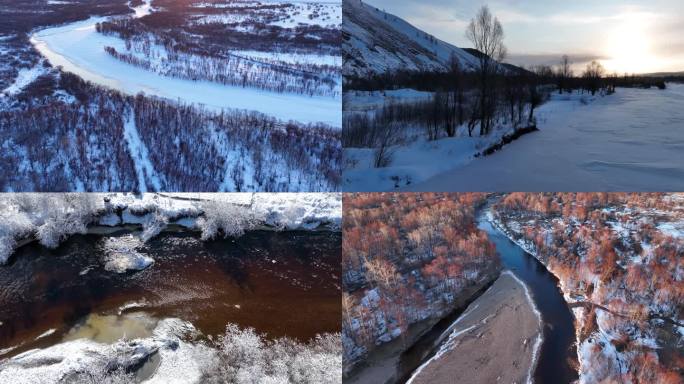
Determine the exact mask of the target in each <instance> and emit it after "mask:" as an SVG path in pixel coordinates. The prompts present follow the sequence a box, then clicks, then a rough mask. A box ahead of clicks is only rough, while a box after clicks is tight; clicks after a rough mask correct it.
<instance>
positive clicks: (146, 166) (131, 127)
mask: <svg viewBox="0 0 684 384" xmlns="http://www.w3.org/2000/svg"><path fill="white" fill-rule="evenodd" d="M124 139H125V140H126V143H127V144H128V151H129V152H130V154H131V158H132V159H133V164H134V165H135V173H136V175H137V176H138V190H139V191H140V192H141V193H145V192H147V181H149V182H150V184H152V187H153V188H154V190H155V191H161V190H162V186H161V181H160V180H159V176H157V173H156V172H155V171H154V167H153V166H152V162H151V161H150V157H149V152H148V151H147V146H145V143H143V142H142V140H141V139H140V135H139V134H138V129H137V128H136V126H135V113H134V112H133V111H131V112H130V114H129V115H128V117H127V118H126V120H125V121H124Z"/></svg>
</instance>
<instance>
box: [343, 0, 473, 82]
mask: <svg viewBox="0 0 684 384" xmlns="http://www.w3.org/2000/svg"><path fill="white" fill-rule="evenodd" d="M343 17H344V23H343V26H342V36H343V42H342V51H343V62H344V67H343V73H344V76H357V77H358V76H368V75H372V74H379V73H384V72H388V71H393V70H397V69H403V70H423V71H443V70H447V69H448V68H449V65H450V63H451V61H452V57H453V58H455V59H456V60H457V61H458V63H459V65H460V67H461V68H462V69H464V70H471V69H472V68H474V67H475V66H476V65H477V59H476V58H475V57H474V56H472V55H470V54H469V53H467V52H466V51H464V50H463V49H461V48H458V47H455V46H453V45H451V44H449V43H446V42H444V41H442V40H439V39H437V38H436V37H434V36H432V35H430V34H428V33H426V32H424V31H421V30H420V29H418V28H416V27H414V26H412V25H411V24H409V23H408V22H406V21H405V20H402V19H401V18H399V17H397V16H394V15H392V14H389V13H386V12H383V11H381V10H379V9H377V8H375V7H373V6H371V5H368V4H365V3H363V2H362V1H360V0H344V1H343Z"/></svg>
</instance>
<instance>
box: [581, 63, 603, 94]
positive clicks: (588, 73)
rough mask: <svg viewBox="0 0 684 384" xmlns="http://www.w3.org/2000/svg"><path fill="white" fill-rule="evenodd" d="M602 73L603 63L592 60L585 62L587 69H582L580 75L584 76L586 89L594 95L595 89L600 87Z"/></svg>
mask: <svg viewBox="0 0 684 384" xmlns="http://www.w3.org/2000/svg"><path fill="white" fill-rule="evenodd" d="M604 73H605V69H603V65H601V63H599V62H598V61H596V60H594V61H592V62H591V63H589V64H587V69H585V70H584V74H583V76H582V77H584V79H585V81H586V85H587V89H589V91H590V92H591V94H592V95H595V94H596V91H598V89H599V88H600V87H601V79H602V78H603V74H604Z"/></svg>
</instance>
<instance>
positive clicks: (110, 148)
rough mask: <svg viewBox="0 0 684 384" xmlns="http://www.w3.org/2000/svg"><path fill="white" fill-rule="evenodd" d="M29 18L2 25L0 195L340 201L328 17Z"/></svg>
mask: <svg viewBox="0 0 684 384" xmlns="http://www.w3.org/2000/svg"><path fill="white" fill-rule="evenodd" d="M138 3H139V4H138ZM30 9H31V3H30V2H29V1H25V2H19V3H16V4H13V5H8V6H7V7H4V8H3V10H2V12H4V13H5V14H6V15H12V22H10V23H6V24H3V26H2V30H0V57H2V62H1V64H2V65H1V67H2V68H1V69H0V132H2V138H0V140H1V144H0V145H2V148H3V150H2V151H1V152H2V154H0V163H1V164H2V165H3V166H2V169H3V171H2V172H1V173H0V190H3V191H50V192H60V191H95V192H97V191H121V190H126V191H140V192H145V191H148V190H150V191H178V192H183V191H185V192H187V191H234V192H241V191H266V192H297V191H302V192H304V191H337V190H340V188H341V186H340V183H341V166H342V161H341V156H342V154H341V146H340V131H339V128H338V127H339V124H340V123H339V121H336V118H335V115H336V114H338V113H339V112H336V111H334V105H339V101H336V100H339V97H340V96H339V94H340V87H341V75H340V65H341V61H340V56H339V55H340V54H339V44H337V43H336V41H337V39H338V37H339V33H340V32H339V25H340V23H341V19H340V17H341V16H340V15H339V14H338V12H339V10H340V7H339V4H338V5H335V4H319V3H306V4H299V3H298V4H297V5H293V4H284V3H282V4H281V3H269V4H268V5H267V4H261V5H254V4H252V3H249V2H230V3H221V2H216V3H184V2H183V3H177V2H164V1H161V0H156V1H154V2H151V1H145V2H136V4H133V3H131V4H126V3H121V4H119V5H114V4H112V5H103V4H101V2H97V1H92V2H85V3H84V4H78V5H76V4H75V3H71V2H49V4H48V7H47V8H46V11H45V12H44V13H42V14H41V16H40V17H36V16H35V15H34V14H33V13H32V12H31V11H30ZM238 11H239V12H238ZM88 17H90V18H88ZM64 23H66V24H64ZM55 25H57V26H56V27H55ZM89 26H93V29H90V27H89ZM266 30H268V31H269V32H268V33H267V32H266ZM77 41H78V42H79V43H78V44H74V42H77ZM126 47H127V48H126ZM129 50H130V51H129ZM121 60H123V61H121ZM137 70H141V71H142V72H136V71H137ZM155 73H156V74H155ZM280 94H286V95H288V96H284V98H283V96H276V95H280ZM276 100H281V101H280V102H277V101H276ZM290 102H291V103H295V104H297V105H298V106H299V107H302V108H303V109H298V108H287V106H286V105H284V104H285V103H290Z"/></svg>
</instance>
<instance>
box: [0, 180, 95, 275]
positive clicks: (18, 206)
mask: <svg viewBox="0 0 684 384" xmlns="http://www.w3.org/2000/svg"><path fill="white" fill-rule="evenodd" d="M99 209H100V208H99V206H98V196H97V195H92V194H76V193H67V194H39V193H19V194H13V195H5V196H3V197H2V198H1V199H0V264H1V263H4V262H6V261H7V259H8V258H9V256H10V255H11V253H12V252H13V250H14V248H15V246H16V245H17V240H19V239H25V238H29V237H31V236H35V237H36V238H37V239H38V240H39V241H40V243H41V244H42V245H43V246H46V247H49V248H55V247H57V246H58V245H59V243H60V242H62V241H63V240H65V239H66V238H67V237H69V236H70V235H73V234H76V233H85V232H86V229H87V226H88V224H90V223H91V222H92V221H93V220H94V219H95V217H96V216H97V213H98V211H99Z"/></svg>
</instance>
